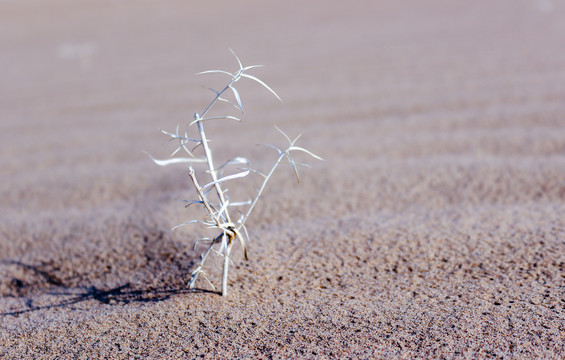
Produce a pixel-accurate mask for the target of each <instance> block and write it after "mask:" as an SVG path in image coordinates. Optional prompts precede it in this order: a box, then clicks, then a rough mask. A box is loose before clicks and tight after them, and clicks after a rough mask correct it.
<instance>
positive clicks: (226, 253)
mask: <svg viewBox="0 0 565 360" xmlns="http://www.w3.org/2000/svg"><path fill="white" fill-rule="evenodd" d="M222 243H223V244H222V245H223V246H224V272H223V274H222V296H226V295H227V294H228V271H229V266H230V252H231V245H232V242H231V240H228V236H227V235H226V233H225V232H224V235H223V236H222Z"/></svg>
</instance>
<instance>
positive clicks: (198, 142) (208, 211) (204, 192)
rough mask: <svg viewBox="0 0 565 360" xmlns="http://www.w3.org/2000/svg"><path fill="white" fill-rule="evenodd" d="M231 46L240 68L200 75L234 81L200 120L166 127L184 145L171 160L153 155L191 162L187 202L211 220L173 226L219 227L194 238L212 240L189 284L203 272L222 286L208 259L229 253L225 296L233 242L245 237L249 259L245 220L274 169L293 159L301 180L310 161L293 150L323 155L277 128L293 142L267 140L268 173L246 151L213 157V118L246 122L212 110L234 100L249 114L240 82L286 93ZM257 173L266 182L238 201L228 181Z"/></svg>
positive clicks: (224, 277)
mask: <svg viewBox="0 0 565 360" xmlns="http://www.w3.org/2000/svg"><path fill="white" fill-rule="evenodd" d="M230 51H231V52H232V54H233V55H234V56H235V59H236V60H237V63H238V65H239V69H238V70H237V71H236V72H234V73H230V72H227V71H223V70H208V71H203V72H200V73H198V74H197V75H199V74H210V73H220V74H225V75H228V76H229V77H230V80H229V81H228V83H227V85H225V87H224V88H223V89H222V90H219V91H218V90H215V89H211V88H210V90H211V91H213V92H214V94H215V96H214V98H213V99H212V101H211V102H210V104H209V105H208V106H207V107H206V108H205V109H204V111H202V112H201V113H195V114H194V121H192V122H190V123H189V124H187V126H186V130H185V131H184V132H183V133H182V134H181V133H179V127H178V126H177V129H176V131H175V132H174V133H172V132H168V131H164V130H162V132H163V133H164V134H166V135H167V136H169V137H170V138H171V140H176V141H178V143H179V145H178V147H177V148H176V149H175V151H173V153H172V154H171V155H170V158H169V159H166V160H157V159H155V158H153V157H151V158H152V160H153V161H154V162H155V163H156V164H157V165H161V166H166V165H171V164H179V163H181V164H182V163H184V164H189V168H188V176H189V178H190V180H191V182H192V184H193V185H194V188H195V189H196V193H197V195H198V197H197V199H196V200H191V201H187V205H186V207H188V206H190V205H199V206H201V208H202V209H203V210H204V212H205V220H198V219H193V220H190V221H187V222H185V223H183V224H180V225H177V226H175V227H174V228H173V230H174V229H176V228H178V227H181V226H185V225H188V224H195V223H197V224H202V225H204V226H206V227H208V228H209V229H211V230H212V231H214V236H212V237H206V238H202V239H200V240H198V241H196V242H195V243H194V248H195V249H196V246H197V245H198V244H199V243H205V244H207V248H206V250H205V251H204V252H203V253H202V254H201V256H200V264H199V265H198V267H196V269H195V270H194V271H193V272H192V276H191V279H190V284H189V287H190V288H191V289H192V288H194V285H195V283H196V280H197V279H198V277H199V276H202V277H203V278H204V279H206V281H208V283H209V284H210V285H211V286H212V288H214V290H216V288H215V286H214V285H213V283H212V282H211V281H210V279H208V278H207V277H206V271H205V264H206V260H207V259H208V256H209V255H210V253H212V252H213V253H215V254H217V255H219V256H221V257H223V273H222V274H223V275H222V290H221V294H222V295H226V294H227V286H228V271H229V265H230V262H231V261H232V260H231V257H230V256H231V250H232V246H233V244H234V243H235V242H236V241H239V243H240V244H241V246H242V248H243V254H244V257H245V259H246V260H247V243H248V242H249V234H248V232H247V228H246V226H245V223H246V221H247V219H248V218H249V216H250V214H251V213H252V211H253V209H254V208H255V206H256V204H257V201H258V200H259V198H260V197H261V195H262V194H263V191H264V190H265V187H266V185H267V183H268V182H269V180H270V179H271V177H272V176H273V173H274V172H275V170H276V169H277V167H278V166H279V165H280V164H289V165H290V166H291V167H292V168H293V170H294V172H295V175H296V179H297V181H300V179H299V177H298V166H308V165H306V164H300V163H297V162H295V161H294V159H293V157H292V156H291V154H292V153H294V152H303V153H306V154H308V155H310V156H312V157H313V158H315V159H319V160H321V158H320V157H319V156H317V155H315V154H313V153H312V152H310V151H308V150H306V149H304V148H302V147H299V146H297V145H296V142H297V141H298V139H299V138H300V135H299V136H297V137H296V138H294V139H291V138H290V137H289V136H288V135H286V134H285V133H284V132H283V131H282V130H280V129H279V128H277V127H275V128H276V129H277V130H278V131H279V132H280V133H281V134H282V135H283V136H284V138H285V139H286V140H287V141H288V146H287V147H286V149H284V150H283V149H280V148H278V147H276V146H274V145H270V144H261V145H263V146H267V147H269V148H272V149H274V150H275V151H276V152H277V154H278V156H277V158H276V160H275V162H274V164H273V166H272V167H271V168H270V170H269V171H268V172H261V171H259V170H257V169H253V168H251V166H250V161H249V159H247V158H244V157H241V156H237V157H234V158H232V159H230V160H228V161H226V162H224V163H223V165H221V166H219V167H216V165H215V164H214V160H213V157H212V148H211V147H210V140H209V138H208V136H207V134H206V132H205V131H204V125H205V123H206V122H207V121H210V120H235V121H237V122H241V121H242V120H241V118H239V117H236V116H232V115H210V113H211V110H212V109H213V108H214V106H215V105H216V104H218V103H219V102H224V103H227V104H230V105H231V106H233V107H234V108H235V109H236V110H237V111H239V112H240V113H241V114H243V105H242V103H241V98H240V95H239V92H238V91H237V89H236V88H235V84H236V83H237V82H238V81H239V80H241V79H249V80H253V81H255V82H256V83H258V84H260V85H261V86H263V87H264V88H265V89H267V90H268V91H270V92H271V93H272V94H273V95H274V96H276V98H277V99H279V100H280V97H279V96H278V95H277V94H276V93H275V91H274V90H273V89H271V88H270V87H269V86H268V85H267V84H265V83H264V82H263V81H261V80H260V79H258V78H257V77H255V76H252V75H249V74H248V73H247V71H249V70H251V69H253V68H256V67H260V66H261V65H252V66H243V65H242V63H241V61H240V60H239V58H238V57H237V55H236V54H235V53H234V52H233V51H232V50H231V49H230ZM228 97H229V98H228ZM230 99H231V100H230ZM194 126H196V129H197V132H198V135H197V136H196V137H189V135H188V134H189V130H191V129H193V128H194ZM181 151H184V152H185V153H186V154H187V155H188V156H187V157H175V155H176V154H177V153H179V152H181ZM197 151H199V152H200V156H198V155H196V152H197ZM195 163H203V164H205V167H206V170H205V171H204V172H203V173H202V174H200V175H201V176H202V177H204V176H205V177H207V178H208V179H207V181H206V184H205V185H203V186H202V185H200V183H199V181H198V179H197V177H196V174H195V171H194V168H193V167H192V164H195ZM229 169H232V170H231V172H232V173H231V174H229V175H224V174H225V173H226V172H227V171H229ZM251 176H258V177H259V178H260V181H261V185H260V186H259V187H258V189H257V190H256V193H255V194H254V195H253V196H252V197H251V198H249V199H248V200H247V201H232V200H231V199H230V197H229V195H228V188H227V184H228V183H230V184H233V183H234V182H233V180H236V179H242V178H246V179H249V177H251ZM249 180H250V179H249ZM235 207H239V208H241V207H243V208H244V211H241V210H239V211H238V213H239V216H238V218H237V220H234V218H233V217H232V212H231V211H232V209H233V208H235Z"/></svg>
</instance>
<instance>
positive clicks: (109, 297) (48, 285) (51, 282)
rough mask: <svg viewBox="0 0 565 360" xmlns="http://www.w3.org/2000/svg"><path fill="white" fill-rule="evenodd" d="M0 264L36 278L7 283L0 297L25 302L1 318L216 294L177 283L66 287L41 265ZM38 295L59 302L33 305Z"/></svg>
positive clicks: (11, 262) (13, 262)
mask: <svg viewBox="0 0 565 360" xmlns="http://www.w3.org/2000/svg"><path fill="white" fill-rule="evenodd" d="M0 263H1V264H7V265H12V266H16V267H19V268H20V269H23V270H25V271H28V272H31V273H33V274H34V275H35V277H36V278H38V280H36V281H35V282H33V283H31V284H29V283H27V282H26V281H23V280H21V279H18V278H12V279H11V281H10V282H9V284H8V285H9V286H8V287H9V288H10V289H11V290H12V291H11V293H10V294H0V296H1V297H4V298H8V297H10V298H17V299H25V307H24V306H22V307H20V308H19V309H14V310H10V311H5V312H0V316H1V317H5V316H15V317H17V316H19V315H22V314H26V313H30V312H35V311H40V310H48V309H53V308H64V307H72V306H74V305H77V304H80V303H84V302H88V301H97V302H99V303H102V304H106V305H126V304H130V303H149V302H160V301H165V300H167V299H169V298H170V297H172V296H174V295H180V294H195V293H211V294H218V293H217V292H216V291H212V290H206V289H188V288H187V287H185V286H182V285H179V284H178V283H177V286H176V287H175V286H172V287H166V286H161V287H147V286H145V287H143V288H136V287H134V286H133V285H132V284H131V283H129V282H126V283H124V284H122V285H119V286H113V287H108V288H99V287H96V286H83V287H81V286H78V287H77V286H68V285H66V284H65V281H64V280H62V279H61V278H60V277H59V276H57V275H56V274H55V273H54V272H52V271H49V270H46V269H44V265H30V264H26V263H23V262H20V261H15V260H4V261H0ZM42 290H43V291H42ZM45 290H47V291H45ZM38 292H39V293H40V295H49V296H54V297H55V298H59V299H60V300H56V301H53V302H51V303H48V304H41V305H34V299H33V298H34V295H38Z"/></svg>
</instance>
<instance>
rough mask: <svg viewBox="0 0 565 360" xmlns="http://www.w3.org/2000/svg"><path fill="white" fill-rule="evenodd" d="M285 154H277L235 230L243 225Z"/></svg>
mask: <svg viewBox="0 0 565 360" xmlns="http://www.w3.org/2000/svg"><path fill="white" fill-rule="evenodd" d="M284 156H285V153H281V154H280V155H279V158H278V159H277V161H276V162H275V165H273V167H272V168H271V171H269V174H268V175H267V176H265V180H263V183H262V184H261V188H259V191H258V192H257V196H255V199H253V202H252V203H251V205H250V206H249V209H247V213H246V214H245V216H244V217H243V221H242V222H241V223H240V224H239V226H238V227H237V230H239V229H241V227H242V226H243V224H244V223H245V221H246V220H247V218H248V217H249V215H250V214H251V211H253V208H254V207H255V204H257V201H258V200H259V198H260V197H261V194H263V190H265V187H266V186H267V182H268V181H269V179H270V178H271V176H272V175H273V173H274V172H275V170H276V168H277V166H279V164H280V162H281V160H282V159H283V157H284Z"/></svg>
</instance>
